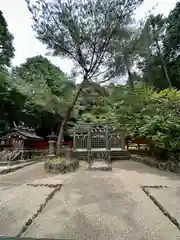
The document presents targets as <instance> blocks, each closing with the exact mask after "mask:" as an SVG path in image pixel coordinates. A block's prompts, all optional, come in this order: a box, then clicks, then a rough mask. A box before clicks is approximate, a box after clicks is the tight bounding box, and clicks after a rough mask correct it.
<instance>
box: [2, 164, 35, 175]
mask: <svg viewBox="0 0 180 240" xmlns="http://www.w3.org/2000/svg"><path fill="white" fill-rule="evenodd" d="M35 163H37V162H35V161H32V162H27V163H21V164H17V165H9V166H1V167H0V174H7V173H10V172H14V171H16V170H19V169H21V168H24V167H26V166H29V165H31V164H35Z"/></svg>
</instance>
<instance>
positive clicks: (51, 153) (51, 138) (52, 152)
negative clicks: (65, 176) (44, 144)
mask: <svg viewBox="0 0 180 240" xmlns="http://www.w3.org/2000/svg"><path fill="white" fill-rule="evenodd" d="M48 138H49V141H48V143H49V157H54V156H55V146H56V139H57V136H56V135H55V134H54V132H52V133H51V134H50V135H49V136H48Z"/></svg>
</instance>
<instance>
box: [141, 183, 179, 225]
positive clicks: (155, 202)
mask: <svg viewBox="0 0 180 240" xmlns="http://www.w3.org/2000/svg"><path fill="white" fill-rule="evenodd" d="M148 188H167V187H166V186H141V189H142V190H143V192H144V193H145V194H146V195H147V196H148V197H149V198H150V199H151V200H152V201H153V202H154V204H155V205H156V206H157V207H158V208H159V209H160V210H161V211H162V213H163V214H164V215H165V216H166V217H167V218H168V219H169V220H170V221H171V222H172V223H173V224H174V225H175V226H176V227H177V228H178V230H180V224H179V222H178V221H177V219H176V218H174V217H173V216H172V215H171V214H170V213H169V212H168V211H167V210H166V209H165V208H164V207H163V205H162V204H161V203H160V202H159V201H158V200H157V199H156V198H155V197H154V196H153V195H152V194H151V193H150V192H149V191H148Z"/></svg>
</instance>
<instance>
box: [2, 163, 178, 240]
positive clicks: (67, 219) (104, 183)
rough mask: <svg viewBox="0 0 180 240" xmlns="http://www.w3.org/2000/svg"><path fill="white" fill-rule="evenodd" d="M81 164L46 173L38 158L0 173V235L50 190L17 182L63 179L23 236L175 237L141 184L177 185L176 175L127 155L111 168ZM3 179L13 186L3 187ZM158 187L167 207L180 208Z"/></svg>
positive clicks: (15, 229)
mask: <svg viewBox="0 0 180 240" xmlns="http://www.w3.org/2000/svg"><path fill="white" fill-rule="evenodd" d="M80 166H81V168H80V169H79V170H78V171H77V172H75V173H67V174H64V175H52V174H47V173H45V172H44V170H43V163H40V164H36V165H32V166H29V167H26V168H24V169H21V170H18V171H16V172H14V173H10V174H8V175H6V176H4V177H2V176H0V191H1V190H2V191H1V192H0V206H2V208H0V212H1V221H2V223H1V225H0V235H14V234H16V233H17V232H18V231H19V229H20V228H21V227H22V225H23V223H25V221H27V218H29V217H32V214H34V212H36V211H37V208H38V207H39V205H40V204H42V203H43V201H44V199H45V198H46V197H47V195H48V194H49V193H50V191H52V189H50V188H47V187H36V188H33V187H30V186H26V185H23V186H20V187H17V186H16V185H22V184H24V183H36V184H37V183H38V184H48V183H49V184H58V183H59V184H63V187H62V188H61V190H60V191H59V192H57V193H56V194H55V195H54V197H53V198H52V199H51V200H50V201H49V202H48V204H47V205H46V207H45V208H44V209H43V211H42V212H41V213H40V214H39V215H38V216H37V218H36V219H35V220H34V221H33V222H32V224H31V225H30V226H29V228H28V229H27V230H26V231H25V232H24V234H23V235H22V237H35V238H40V237H42V238H58V239H63V238H64V239H77V240H78V239H80V240H81V239H83V240H84V239H93V240H95V239H100V240H101V239H103V240H110V239H117V240H118V239H122V240H124V239H125V240H126V239H127V240H134V239H137V240H171V239H172V240H176V239H177V240H178V239H179V240H180V231H179V230H178V229H177V227H176V226H175V225H174V224H173V223H172V222H171V221H170V220H169V219H168V218H167V217H166V216H165V215H164V214H163V213H162V212H161V211H160V210H159V208H158V207H157V206H156V205H155V204H154V203H153V202H152V200H151V199H150V198H149V197H148V196H147V195H146V194H145V193H144V192H143V191H142V189H141V186H142V185H166V186H168V187H169V189H179V187H180V177H179V176H177V175H175V174H173V173H167V172H163V171H159V170H157V169H153V168H150V167H148V166H146V165H143V164H142V163H137V162H132V161H121V162H115V163H113V170H112V172H103V171H97V172H96V171H95V172H93V171H92V172H91V171H87V170H86V169H87V168H86V163H81V164H80ZM6 185H7V186H11V187H12V188H11V189H8V190H4V187H5V186H6ZM157 193H158V194H159V195H158V196H157V198H158V199H159V200H161V201H162V200H163V198H167V202H169V203H172V204H174V207H173V208H171V204H169V208H168V211H172V213H174V212H173V211H174V209H175V208H176V207H177V209H179V201H178V202H176V203H175V201H174V200H173V199H174V198H175V197H176V196H177V192H174V195H172V193H171V192H169V193H168V192H165V193H162V194H165V195H163V197H162V195H161V194H160V192H158V190H157ZM153 194H154V192H153ZM160 198H161V199H160ZM168 199H169V200H168ZM4 201H5V202H4ZM162 203H163V202H162ZM163 204H164V205H165V204H166V203H165V202H164V203H163ZM176 204H177V205H176ZM174 215H175V213H174ZM10 216H12V217H10ZM175 216H176V215H175ZM16 225H17V226H16Z"/></svg>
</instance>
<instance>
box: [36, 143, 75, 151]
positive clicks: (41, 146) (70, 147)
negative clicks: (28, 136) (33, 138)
mask: <svg viewBox="0 0 180 240" xmlns="http://www.w3.org/2000/svg"><path fill="white" fill-rule="evenodd" d="M67 145H68V146H69V151H70V152H72V148H73V144H72V141H63V146H67ZM33 147H35V148H38V149H41V150H45V149H47V148H48V141H40V142H34V143H33Z"/></svg>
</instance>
